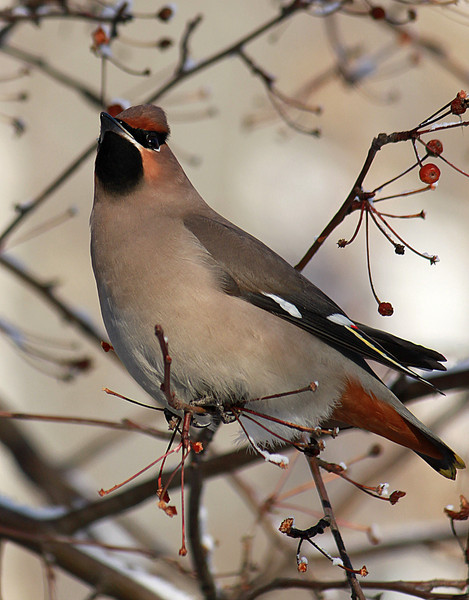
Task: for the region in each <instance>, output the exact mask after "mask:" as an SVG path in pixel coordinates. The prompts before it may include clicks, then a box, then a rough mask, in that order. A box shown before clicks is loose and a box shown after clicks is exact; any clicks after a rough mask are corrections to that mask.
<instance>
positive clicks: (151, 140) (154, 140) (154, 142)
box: [145, 131, 160, 152]
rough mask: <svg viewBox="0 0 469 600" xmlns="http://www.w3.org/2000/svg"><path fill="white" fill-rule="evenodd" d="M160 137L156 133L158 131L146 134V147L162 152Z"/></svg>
mask: <svg viewBox="0 0 469 600" xmlns="http://www.w3.org/2000/svg"><path fill="white" fill-rule="evenodd" d="M158 138H159V136H158V134H157V133H156V131H148V132H147V133H146V134H145V142H146V146H147V147H148V148H150V149H151V150H156V152H159V151H160V141H159V139H158Z"/></svg>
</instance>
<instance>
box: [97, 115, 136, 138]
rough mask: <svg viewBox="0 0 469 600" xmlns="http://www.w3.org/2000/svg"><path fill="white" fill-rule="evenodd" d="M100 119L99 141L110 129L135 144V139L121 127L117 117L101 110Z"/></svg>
mask: <svg viewBox="0 0 469 600" xmlns="http://www.w3.org/2000/svg"><path fill="white" fill-rule="evenodd" d="M100 119H101V133H100V135H99V143H101V142H102V141H103V138H104V134H105V133H107V132H108V131H112V132H113V133H117V135H120V136H122V137H123V138H126V139H127V140H128V141H129V142H131V143H132V144H135V140H134V138H133V137H132V135H131V134H130V133H129V132H128V131H127V129H125V127H123V126H122V125H121V124H120V123H119V121H118V120H117V119H115V118H114V117H111V115H110V114H108V113H106V112H102V113H101V115H100Z"/></svg>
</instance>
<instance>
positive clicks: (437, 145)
mask: <svg viewBox="0 0 469 600" xmlns="http://www.w3.org/2000/svg"><path fill="white" fill-rule="evenodd" d="M427 151H428V154H431V155H432V156H440V154H441V153H442V152H443V144H442V143H441V142H440V140H430V141H429V142H428V144H427Z"/></svg>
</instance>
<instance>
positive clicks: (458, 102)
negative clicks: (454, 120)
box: [451, 90, 467, 115]
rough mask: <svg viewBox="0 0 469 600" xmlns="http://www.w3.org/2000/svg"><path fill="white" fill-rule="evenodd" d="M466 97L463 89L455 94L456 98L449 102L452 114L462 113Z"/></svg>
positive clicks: (464, 109)
mask: <svg viewBox="0 0 469 600" xmlns="http://www.w3.org/2000/svg"><path fill="white" fill-rule="evenodd" d="M466 98H467V94H466V92H465V91H464V90H461V91H460V92H458V93H457V94H456V98H455V99H454V100H453V101H452V102H451V112H452V113H453V115H462V114H463V113H465V112H466V108H467V107H466V102H465V100H466Z"/></svg>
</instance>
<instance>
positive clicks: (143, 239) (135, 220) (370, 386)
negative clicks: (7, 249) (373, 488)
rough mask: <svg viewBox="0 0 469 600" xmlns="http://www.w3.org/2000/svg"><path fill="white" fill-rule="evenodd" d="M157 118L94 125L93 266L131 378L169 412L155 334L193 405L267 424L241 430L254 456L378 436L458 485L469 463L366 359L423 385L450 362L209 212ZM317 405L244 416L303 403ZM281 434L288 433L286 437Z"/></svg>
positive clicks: (140, 112) (143, 113)
mask: <svg viewBox="0 0 469 600" xmlns="http://www.w3.org/2000/svg"><path fill="white" fill-rule="evenodd" d="M168 135H169V127H168V123H167V120H166V116H165V113H164V112H163V110H162V109H161V108H157V107H155V106H151V105H144V106H135V107H132V108H129V109H127V110H125V111H123V112H121V113H120V114H119V115H118V116H117V117H116V118H113V117H111V116H110V115H108V114H106V113H102V114H101V135H100V138H99V144H98V153H97V158H96V172H95V197H94V206H93V210H92V214H91V256H92V262H93V270H94V275H95V278H96V283H97V287H98V293H99V300H100V303H101V311H102V315H103V319H104V323H105V325H106V329H107V332H108V334H109V337H110V340H111V343H112V345H113V347H114V349H115V351H116V353H117V355H118V356H119V357H120V359H121V361H122V362H123V363H124V365H125V367H126V368H127V370H128V371H129V373H130V374H131V375H132V377H133V378H134V379H135V380H136V381H137V382H138V383H139V384H140V385H141V386H142V387H143V388H144V389H145V390H146V391H147V392H148V393H149V394H150V395H151V396H153V398H155V399H157V400H158V401H160V402H164V398H163V396H162V392H161V389H160V385H161V381H162V374H163V364H162V363H163V361H162V352H161V349H160V346H159V341H158V339H157V338H156V337H155V325H156V324H159V325H161V326H162V327H163V329H164V332H165V334H166V336H167V338H168V340H169V346H170V354H171V357H172V364H171V380H172V386H173V389H174V391H175V392H176V394H177V396H178V397H179V398H180V399H181V400H183V401H185V402H187V403H190V402H194V401H199V400H205V401H206V404H213V405H216V404H218V405H219V406H220V405H221V406H223V408H224V410H226V411H227V412H229V410H230V406H233V404H236V403H238V404H239V403H241V402H246V404H245V405H244V406H245V407H246V408H250V409H252V410H254V411H256V413H258V414H259V413H260V414H264V415H269V416H271V417H273V418H274V420H267V419H263V418H261V417H259V416H256V417H255V420H252V419H251V418H249V415H245V416H243V413H241V416H240V420H241V422H242V425H243V427H244V428H245V430H246V431H247V432H248V433H249V435H250V436H251V437H252V438H253V439H254V440H255V441H256V442H257V443H258V444H260V445H264V446H266V445H267V446H268V445H272V444H275V442H276V441H277V439H281V440H292V439H294V438H295V437H297V435H298V432H297V431H296V430H295V429H292V428H291V427H289V426H288V423H295V424H298V425H301V426H307V427H316V426H318V425H319V424H320V423H322V422H325V421H333V422H337V423H341V424H346V425H351V426H355V427H359V428H361V429H365V430H368V431H371V432H373V433H376V434H379V435H381V436H383V437H385V438H387V439H389V440H392V441H393V442H396V443H397V444H401V445H402V446H406V447H407V448H410V449H412V450H414V451H415V452H416V453H417V454H419V455H420V456H421V457H422V458H423V459H424V460H425V461H426V462H427V463H428V464H429V465H431V466H432V467H433V468H434V469H435V470H436V471H438V472H439V473H441V474H442V475H444V476H445V477H448V478H451V479H454V478H455V477H456V469H460V468H464V466H465V465H464V462H463V461H462V459H461V458H459V457H458V456H457V455H456V454H455V453H454V452H453V451H452V450H451V449H450V448H448V446H446V445H445V444H444V443H443V442H442V441H441V440H440V439H439V438H438V437H437V436H436V435H434V434H433V433H432V432H431V431H430V430H429V429H428V428H427V427H426V426H425V425H423V424H422V423H421V422H420V421H419V420H418V419H416V418H415V417H414V415H412V414H411V413H410V412H409V411H408V410H407V408H406V407H405V406H404V405H403V404H402V403H401V402H400V401H399V400H398V399H397V398H396V396H395V395H394V394H393V393H392V392H391V391H390V390H389V389H388V388H387V387H386V386H385V385H384V384H383V383H382V382H381V381H380V379H379V378H378V377H377V376H376V375H375V373H374V372H373V371H372V370H371V368H370V367H369V366H368V364H367V363H366V361H365V359H373V360H375V361H378V362H380V363H383V364H385V365H387V366H389V367H392V368H394V369H396V370H398V371H400V372H402V373H405V374H408V375H410V376H413V377H416V378H418V379H420V377H419V376H418V375H416V374H415V373H414V372H413V371H411V369H410V368H409V367H418V368H425V369H430V370H432V369H440V370H444V367H443V366H442V365H441V364H440V361H444V360H445V358H444V357H443V356H442V355H441V354H438V353H437V352H435V351H433V350H428V349H427V348H424V347H422V346H417V345H415V344H412V343H411V342H407V341H405V340H401V339H399V338H397V337H395V336H392V335H390V334H387V333H384V332H381V331H378V330H375V329H372V328H370V327H367V326H364V325H361V324H357V323H354V322H353V321H351V320H350V319H349V318H348V317H347V316H346V315H345V314H344V312H343V311H342V310H341V309H340V308H339V307H338V306H337V304H335V303H334V302H333V301H332V300H330V299H329V298H328V297H327V296H326V295H325V294H323V293H322V292H321V290H319V289H318V288H317V287H316V286H314V285H313V284H312V283H310V282H309V281H308V280H307V279H306V278H305V277H303V276H302V275H301V274H300V273H298V272H297V271H296V270H295V269H294V268H293V267H291V266H290V265H289V264H288V263H287V262H285V261H284V260H283V259H282V258H281V257H280V256H278V255H277V254H275V253H274V252H273V251H272V250H270V249H269V248H268V247H267V246H265V245H264V244H263V243H262V242H260V241H259V240H257V239H255V238H254V237H252V236H251V235H249V234H248V233H246V232H245V231H243V230H241V229H239V228H238V227H236V225H233V224H232V223H230V222H229V221H227V220H226V219H224V218H223V217H222V216H220V215H219V214H218V213H216V212H215V211H214V210H212V209H211V208H210V207H209V206H208V205H207V204H206V203H205V202H204V200H203V199H202V198H201V196H200V195H199V194H198V193H197V191H196V190H195V188H194V187H193V186H192V184H191V182H190V181H189V180H188V178H187V176H186V175H185V173H184V171H183V169H182V167H181V166H180V164H179V163H178V161H177V160H176V158H175V156H174V155H173V153H172V152H171V150H170V148H169V146H168V145H167V141H168ZM311 381H316V382H317V384H318V387H317V390H316V391H315V392H314V393H298V394H296V395H290V396H286V397H283V398H274V399H270V400H261V401H255V402H252V403H250V402H249V400H250V399H255V398H259V397H262V396H267V395H270V394H279V393H281V392H287V391H291V390H298V389H300V388H303V387H305V386H307V385H308V384H309V383H310V382H311ZM282 422H287V423H286V424H282Z"/></svg>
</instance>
